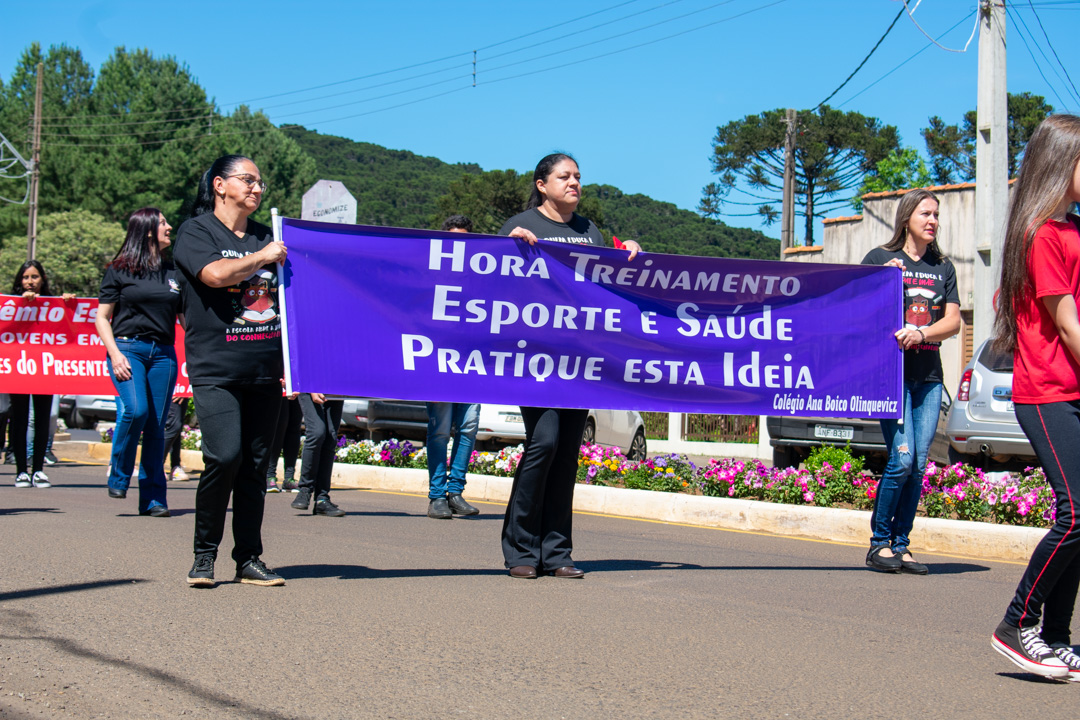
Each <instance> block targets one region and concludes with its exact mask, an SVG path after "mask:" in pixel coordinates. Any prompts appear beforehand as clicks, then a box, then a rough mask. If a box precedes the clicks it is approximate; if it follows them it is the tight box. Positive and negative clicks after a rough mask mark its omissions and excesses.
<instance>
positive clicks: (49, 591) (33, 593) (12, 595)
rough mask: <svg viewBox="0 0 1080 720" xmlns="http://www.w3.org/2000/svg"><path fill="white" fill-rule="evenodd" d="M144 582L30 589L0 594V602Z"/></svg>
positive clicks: (121, 580) (133, 580)
mask: <svg viewBox="0 0 1080 720" xmlns="http://www.w3.org/2000/svg"><path fill="white" fill-rule="evenodd" d="M140 582H146V581H145V580H143V579H142V578H117V579H116V580H97V581H95V582H85V583H72V584H70V585H53V586H52V587H43V588H31V589H29V590H12V591H10V592H2V593H0V602H3V601H5V600H22V599H24V598H31V597H40V596H42V595H60V594H62V593H71V592H82V591H83V590H97V589H98V588H103V587H113V586H114V585H131V584H132V583H140Z"/></svg>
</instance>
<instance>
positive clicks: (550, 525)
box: [499, 153, 641, 579]
mask: <svg viewBox="0 0 1080 720" xmlns="http://www.w3.org/2000/svg"><path fill="white" fill-rule="evenodd" d="M580 201H581V171H580V170H579V169H578V164H577V161H575V160H574V158H572V157H570V156H569V155H566V154H563V153H556V154H553V155H548V156H547V157H545V158H543V159H542V160H540V162H539V163H538V164H537V166H536V170H535V171H534V172H533V190H532V195H531V197H530V198H529V202H528V204H527V205H526V210H525V212H523V213H519V214H517V215H515V216H514V217H512V218H510V219H509V220H507V221H506V223H505V224H504V225H503V227H502V229H501V230H500V231H499V232H500V234H502V235H510V236H511V237H516V238H521V239H522V240H524V241H525V242H527V243H529V244H530V245H533V244H535V243H536V241H537V240H551V241H555V242H565V243H575V244H580V245H603V244H604V238H603V236H602V235H601V234H600V231H599V230H598V229H597V227H596V225H595V224H594V223H593V222H592V221H591V220H588V219H587V218H584V217H582V216H580V215H578V214H577V213H576V212H575V210H577V206H578V203H579V202H580ZM623 247H625V248H626V249H627V250H629V251H630V259H631V260H632V259H633V258H634V257H635V256H636V255H637V254H638V252H639V251H640V250H641V246H640V245H638V244H637V243H636V242H634V241H633V240H631V241H629V242H626V243H624V244H623ZM588 416H589V411H588V410H578V409H568V408H537V407H522V408H521V418H522V420H524V421H525V452H524V453H523V454H522V456H521V462H520V463H519V464H518V467H517V471H516V472H515V473H514V485H513V488H512V489H511V490H510V500H509V502H508V503H507V506H506V517H505V518H504V519H503V532H502V547H503V559H504V561H505V564H506V567H507V568H508V569H509V571H510V576H511V577H515V578H525V579H531V578H535V577H536V576H537V574H539V573H548V574H550V575H552V576H554V577H559V578H580V577H582V576H583V575H585V573H584V572H583V571H582V570H579V569H578V568H576V567H574V561H573V560H572V559H571V558H570V553H571V552H572V551H573V545H574V543H573V538H572V537H571V530H572V519H573V504H574V483H575V482H576V479H577V463H578V455H579V454H580V452H581V436H582V433H583V432H584V431H585V421H586V420H587V419H588Z"/></svg>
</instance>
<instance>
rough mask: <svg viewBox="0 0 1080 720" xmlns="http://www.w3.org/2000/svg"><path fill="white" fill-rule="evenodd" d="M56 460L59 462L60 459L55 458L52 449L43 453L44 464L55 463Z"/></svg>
mask: <svg viewBox="0 0 1080 720" xmlns="http://www.w3.org/2000/svg"><path fill="white" fill-rule="evenodd" d="M58 462H60V461H59V460H57V459H56V456H55V455H53V451H52V450H49V451H47V452H46V453H45V464H46V465H55V464H56V463H58Z"/></svg>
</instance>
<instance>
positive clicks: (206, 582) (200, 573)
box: [187, 553, 214, 587]
mask: <svg viewBox="0 0 1080 720" xmlns="http://www.w3.org/2000/svg"><path fill="white" fill-rule="evenodd" d="M187 581H188V585H190V586H191V587H214V556H213V555H210V554H209V553H204V554H202V555H196V556H195V564H194V565H192V566H191V572H189V573H188V575H187Z"/></svg>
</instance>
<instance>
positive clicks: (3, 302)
mask: <svg viewBox="0 0 1080 720" xmlns="http://www.w3.org/2000/svg"><path fill="white" fill-rule="evenodd" d="M97 308H98V301H97V298H74V299H72V300H64V299H63V298H59V297H39V298H35V299H34V300H26V299H24V298H22V297H17V296H11V295H4V296H0V392H5V393H22V394H36V395H115V394H116V389H115V388H114V387H113V384H112V380H111V379H110V378H109V368H108V366H107V365H106V364H105V358H106V355H107V353H106V351H105V345H104V343H102V342H101V338H100V337H98V334H97V329H96V328H95V327H94V320H95V318H96V317H97ZM176 360H177V362H178V363H179V365H180V368H179V372H178V373H177V378H176V393H175V394H176V395H183V396H185V397H191V385H190V383H189V382H188V376H187V363H186V362H185V361H184V331H183V329H181V327H180V325H179V323H177V326H176Z"/></svg>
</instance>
